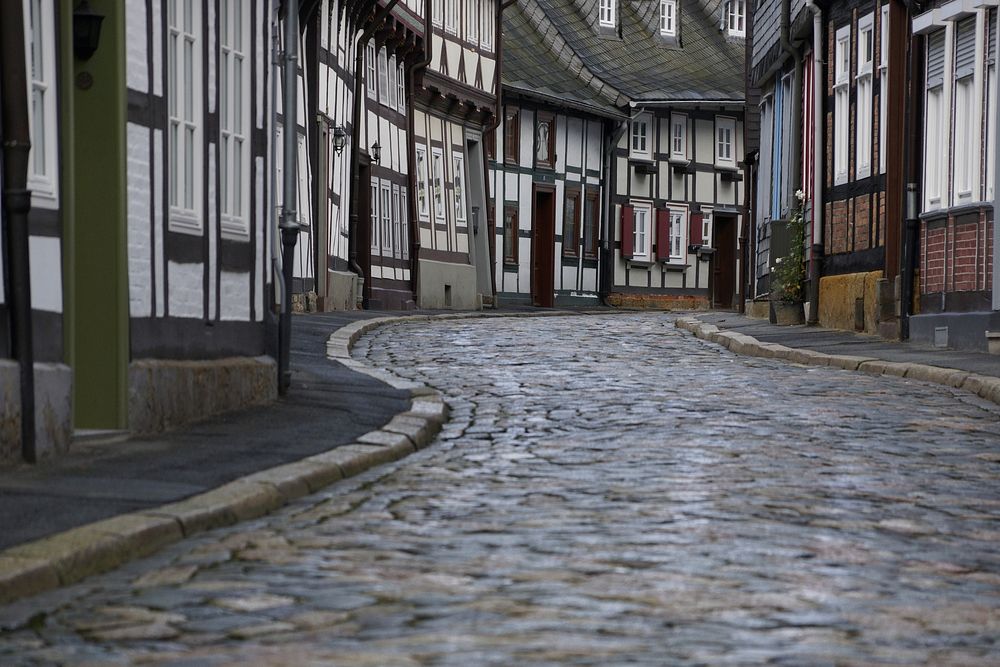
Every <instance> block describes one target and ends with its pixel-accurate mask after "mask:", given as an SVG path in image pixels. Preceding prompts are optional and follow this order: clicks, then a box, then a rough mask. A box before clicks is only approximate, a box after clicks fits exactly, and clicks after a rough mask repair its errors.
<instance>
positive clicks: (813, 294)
mask: <svg viewBox="0 0 1000 667" xmlns="http://www.w3.org/2000/svg"><path fill="white" fill-rule="evenodd" d="M786 1H787V0H786ZM806 7H807V8H808V9H809V10H810V11H811V12H812V15H813V69H814V71H813V128H812V130H813V187H812V190H813V192H812V218H813V219H812V223H813V229H812V244H811V247H810V249H809V251H810V258H809V304H810V307H809V314H808V317H807V320H808V323H809V324H816V323H818V322H819V279H820V274H821V273H822V271H821V266H820V265H821V263H822V261H823V254H824V251H823V157H824V156H825V155H826V152H825V151H824V150H823V138H824V136H825V133H824V132H823V118H824V117H825V116H824V113H823V97H824V96H823V81H824V78H823V77H822V76H820V71H821V68H820V66H819V65H820V63H821V62H822V60H820V57H821V54H822V53H823V10H821V9H820V8H819V6H818V5H817V4H816V3H815V1H814V0H806ZM882 94H884V93H882Z"/></svg>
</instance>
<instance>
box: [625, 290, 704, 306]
mask: <svg viewBox="0 0 1000 667" xmlns="http://www.w3.org/2000/svg"><path fill="white" fill-rule="evenodd" d="M607 301H608V304H609V305H612V306H615V307H618V308H639V309H648V310H709V309H710V308H711V304H710V303H709V300H708V297H707V296H694V295H691V294H640V293H627V294H626V293H621V292H612V293H611V294H609V295H608V298H607Z"/></svg>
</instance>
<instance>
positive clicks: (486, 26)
mask: <svg viewBox="0 0 1000 667" xmlns="http://www.w3.org/2000/svg"><path fill="white" fill-rule="evenodd" d="M494 1H495V0H483V8H482V10H480V12H481V13H480V15H479V16H480V29H479V44H480V46H482V47H483V48H484V49H492V48H493V31H494V30H495V24H494V22H493V15H494V14H495V13H496V9H495V6H494V4H493V3H494Z"/></svg>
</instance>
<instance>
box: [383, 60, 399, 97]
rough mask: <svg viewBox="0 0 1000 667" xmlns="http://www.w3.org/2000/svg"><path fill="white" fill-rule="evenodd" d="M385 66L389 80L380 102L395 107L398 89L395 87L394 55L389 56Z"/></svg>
mask: <svg viewBox="0 0 1000 667" xmlns="http://www.w3.org/2000/svg"><path fill="white" fill-rule="evenodd" d="M386 66H387V67H388V69H389V71H388V76H389V82H388V85H387V86H386V91H385V97H383V98H382V104H384V105H385V106H387V107H391V108H393V109H395V108H396V106H397V105H398V103H399V99H398V98H399V90H398V89H397V88H396V70H397V67H396V56H392V57H391V58H389V60H388V62H387V64H386Z"/></svg>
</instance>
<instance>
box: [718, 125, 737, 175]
mask: <svg viewBox="0 0 1000 667" xmlns="http://www.w3.org/2000/svg"><path fill="white" fill-rule="evenodd" d="M715 122H716V130H715V161H716V162H717V163H720V164H723V165H727V166H733V165H735V163H736V160H735V157H734V156H735V147H734V146H733V137H734V136H735V134H736V121H735V120H733V119H732V118H718V119H716V121H715Z"/></svg>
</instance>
